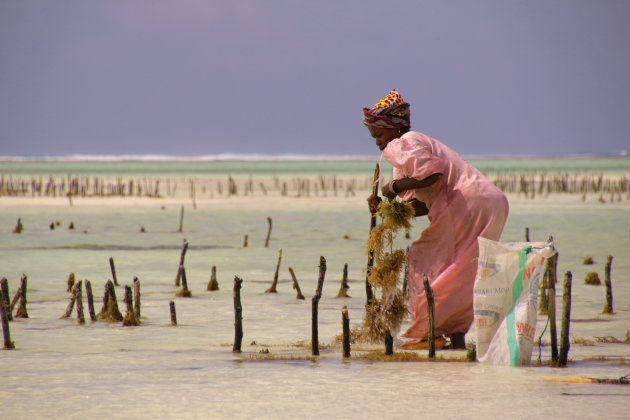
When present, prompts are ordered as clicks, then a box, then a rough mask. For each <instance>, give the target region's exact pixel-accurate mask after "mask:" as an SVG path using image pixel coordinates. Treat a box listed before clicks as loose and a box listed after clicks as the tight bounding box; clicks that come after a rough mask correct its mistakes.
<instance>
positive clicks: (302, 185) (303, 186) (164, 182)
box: [0, 174, 630, 202]
mask: <svg viewBox="0 0 630 420" xmlns="http://www.w3.org/2000/svg"><path fill="white" fill-rule="evenodd" d="M489 178H490V180H491V181H492V182H493V183H494V184H495V185H496V186H497V187H498V188H499V189H501V190H502V191H503V192H505V193H510V194H518V195H524V196H526V197H530V198H535V197H547V196H549V195H550V194H579V195H581V196H582V199H583V200H585V199H586V196H587V195H598V196H599V199H600V201H606V200H609V201H610V202H613V201H621V200H623V199H624V198H625V199H630V176H628V175H604V174H600V175H592V174H557V175H545V174H542V175H530V174H520V175H519V174H496V175H490V176H489ZM382 181H383V182H388V181H389V179H388V176H384V177H383V179H382ZM371 189H372V177H370V176H367V175H366V176H348V175H346V176H335V175H317V176H302V177H298V176H275V175H273V176H269V175H267V176H265V175H262V176H235V177H232V176H208V177H163V176H145V177H122V176H119V177H98V176H93V177H91V176H58V175H55V176H53V175H50V176H48V177H41V176H30V177H29V176H13V175H1V176H0V197H69V198H71V197H82V198H85V197H132V196H135V197H148V198H164V197H170V198H175V197H177V196H179V197H181V196H182V194H183V196H185V197H189V198H190V199H192V200H195V199H196V198H213V197H217V196H218V197H229V196H232V195H234V196H238V195H240V196H256V195H258V196H266V195H272V196H279V197H287V196H290V197H327V196H334V197H348V196H354V195H356V193H357V192H361V193H366V192H367V193H369V191H370V190H371Z"/></svg>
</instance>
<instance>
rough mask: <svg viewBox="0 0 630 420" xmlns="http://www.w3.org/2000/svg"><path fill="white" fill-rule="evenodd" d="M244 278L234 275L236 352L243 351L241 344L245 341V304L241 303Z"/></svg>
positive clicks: (233, 348)
mask: <svg viewBox="0 0 630 420" xmlns="http://www.w3.org/2000/svg"><path fill="white" fill-rule="evenodd" d="M242 283H243V280H242V279H240V278H239V277H238V276H234V289H233V296H234V346H233V347H232V351H233V352H234V353H240V352H241V344H242V342H243V306H242V305H241V284H242Z"/></svg>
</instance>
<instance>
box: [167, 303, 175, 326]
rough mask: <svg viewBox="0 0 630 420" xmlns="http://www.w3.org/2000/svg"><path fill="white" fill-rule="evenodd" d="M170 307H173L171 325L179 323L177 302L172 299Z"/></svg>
mask: <svg viewBox="0 0 630 420" xmlns="http://www.w3.org/2000/svg"><path fill="white" fill-rule="evenodd" d="M169 307H170V309H171V325H177V313H176V312H175V302H174V301H172V300H171V301H170V302H169Z"/></svg>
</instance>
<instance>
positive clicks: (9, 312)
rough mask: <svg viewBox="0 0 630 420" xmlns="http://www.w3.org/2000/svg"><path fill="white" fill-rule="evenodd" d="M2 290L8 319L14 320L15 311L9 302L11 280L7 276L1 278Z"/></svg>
mask: <svg viewBox="0 0 630 420" xmlns="http://www.w3.org/2000/svg"><path fill="white" fill-rule="evenodd" d="M0 292H2V294H1V295H0V297H2V301H3V302H4V304H5V305H6V306H5V307H6V310H7V320H8V321H13V314H12V312H13V311H12V310H11V302H9V281H8V280H7V278H6V277H2V280H0Z"/></svg>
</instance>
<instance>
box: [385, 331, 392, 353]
mask: <svg viewBox="0 0 630 420" xmlns="http://www.w3.org/2000/svg"><path fill="white" fill-rule="evenodd" d="M392 354H394V337H392V333H391V332H390V331H389V330H387V331H385V355H386V356H391V355H392Z"/></svg>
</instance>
